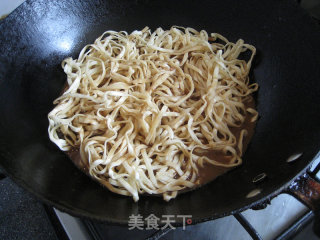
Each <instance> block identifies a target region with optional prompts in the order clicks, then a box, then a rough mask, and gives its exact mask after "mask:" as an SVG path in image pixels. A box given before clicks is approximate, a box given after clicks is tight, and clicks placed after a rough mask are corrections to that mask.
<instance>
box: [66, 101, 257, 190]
mask: <svg viewBox="0 0 320 240" xmlns="http://www.w3.org/2000/svg"><path fill="white" fill-rule="evenodd" d="M245 105H246V107H247V108H248V107H250V108H253V109H255V102H254V100H253V98H251V99H250V100H249V101H248V102H246V103H245ZM251 118H252V115H251V114H249V113H248V114H247V115H246V118H245V121H244V123H243V125H242V127H238V128H231V132H232V133H233V134H234V135H235V137H236V139H237V143H238V140H239V136H240V132H241V130H242V129H246V130H247V131H248V133H247V135H246V136H244V138H243V150H242V154H244V153H245V151H246V149H247V147H248V144H249V142H250V140H251V138H252V136H253V133H254V128H255V125H256V122H251ZM66 153H67V155H68V156H69V158H70V159H71V160H72V162H73V163H74V164H75V165H76V166H77V167H78V168H80V169H81V170H82V171H84V172H85V173H86V174H87V175H89V171H88V165H87V164H86V163H84V162H83V161H82V160H81V156H80V152H79V149H78V148H73V149H71V150H70V151H68V152H66ZM205 155H206V156H207V157H208V158H210V159H214V160H216V161H218V162H221V163H227V162H229V159H230V157H228V156H226V154H224V153H222V152H218V151H209V152H208V153H206V154H205ZM198 169H199V173H198V178H197V180H196V184H197V187H199V186H201V185H204V184H206V183H208V182H211V181H212V180H214V179H215V178H217V177H218V176H220V175H222V174H224V173H226V172H227V171H229V170H230V169H232V167H221V166H215V165H212V164H209V163H205V164H204V166H203V167H200V166H198ZM190 190H192V189H184V190H182V192H186V191H190Z"/></svg>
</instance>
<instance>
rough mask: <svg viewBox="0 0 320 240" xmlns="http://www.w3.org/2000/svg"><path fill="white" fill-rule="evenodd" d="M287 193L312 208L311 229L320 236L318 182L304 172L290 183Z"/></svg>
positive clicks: (319, 187) (319, 184)
mask: <svg viewBox="0 0 320 240" xmlns="http://www.w3.org/2000/svg"><path fill="white" fill-rule="evenodd" d="M288 193H289V194H290V195H292V196H294V197H295V198H296V199H298V200H299V201H300V202H302V203H303V204H305V205H306V206H308V207H309V208H310V209H312V210H313V212H314V214H315V219H314V225H313V231H314V233H315V234H316V235H317V236H318V237H320V182H319V181H317V180H316V179H315V177H313V176H311V175H310V174H309V173H305V174H303V175H302V176H300V177H299V178H297V179H296V180H295V181H293V182H292V183H291V184H290V186H289V188H288Z"/></svg>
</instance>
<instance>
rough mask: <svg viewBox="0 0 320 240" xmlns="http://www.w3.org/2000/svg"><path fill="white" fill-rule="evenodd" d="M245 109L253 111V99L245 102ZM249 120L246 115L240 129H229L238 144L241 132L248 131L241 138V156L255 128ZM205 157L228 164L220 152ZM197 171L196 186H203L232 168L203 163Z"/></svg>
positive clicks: (254, 124)
mask: <svg viewBox="0 0 320 240" xmlns="http://www.w3.org/2000/svg"><path fill="white" fill-rule="evenodd" d="M246 107H247V108H248V107H250V108H253V109H255V102H254V100H253V98H250V101H248V102H246ZM251 118H252V115H251V114H249V113H247V115H246V118H245V121H244V123H243V124H242V126H241V127H239V128H235V127H234V128H231V132H232V133H233V134H234V136H235V137H236V139H237V143H238V140H239V137H240V132H241V130H242V129H246V130H247V131H248V133H247V135H246V136H244V137H243V141H242V145H243V147H242V155H243V154H244V153H245V151H246V149H247V147H248V144H249V142H250V140H251V138H252V136H253V133H254V129H255V126H256V122H251ZM206 156H207V157H208V158H209V159H214V160H216V161H218V162H221V163H228V162H229V158H228V156H226V155H225V154H224V153H222V152H217V151H210V152H208V153H207V154H206ZM198 169H199V173H198V179H197V184H199V185H203V184H206V183H208V182H211V181H212V180H214V179H215V178H217V177H218V176H220V175H222V174H224V173H226V172H227V171H229V170H230V169H232V167H221V166H215V165H212V164H209V163H205V164H204V166H203V167H200V166H198Z"/></svg>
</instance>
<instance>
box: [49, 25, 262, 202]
mask: <svg viewBox="0 0 320 240" xmlns="http://www.w3.org/2000/svg"><path fill="white" fill-rule="evenodd" d="M246 51H247V52H249V53H250V56H249V58H248V60H247V61H245V60H241V59H240V54H242V53H244V52H246ZM255 52H256V49H255V48H254V47H253V46H252V45H249V44H246V43H244V41H243V40H241V39H240V40H238V41H237V42H236V43H232V42H229V41H228V40H227V39H226V38H225V37H223V36H221V35H220V34H217V33H211V34H210V36H209V35H208V33H207V32H206V31H204V30H202V31H200V32H198V31H196V30H194V29H192V28H182V27H171V29H170V30H167V31H165V30H163V29H161V28H158V29H156V31H154V32H152V31H151V30H150V29H149V28H148V27H146V28H144V29H143V30H141V31H134V32H132V33H131V34H128V33H127V32H124V31H121V32H115V31H107V32H105V33H104V34H102V36H100V37H99V38H98V39H96V40H95V42H94V44H89V45H87V46H85V47H84V48H83V49H82V51H81V52H80V55H79V57H78V59H72V58H67V59H65V60H64V61H63V62H62V67H63V69H64V71H65V73H66V74H67V84H68V85H67V90H66V91H65V92H64V93H63V95H62V96H60V97H59V98H57V99H56V100H55V101H54V104H56V107H55V108H54V109H53V110H52V111H51V112H50V113H49V115H48V118H49V129H48V132H49V136H50V139H51V141H53V142H54V143H55V144H56V145H57V146H58V147H59V148H60V149H61V150H62V151H70V150H71V149H72V148H78V149H79V151H80V155H81V159H82V162H83V163H84V164H85V166H86V167H87V169H88V172H89V173H90V175H91V176H92V177H94V178H95V179H97V180H98V181H99V182H100V183H102V184H103V185H105V186H106V187H107V188H108V189H109V190H111V191H112V192H115V193H118V194H122V195H128V196H132V197H133V199H134V201H138V200H139V194H142V193H148V194H162V195H163V198H164V199H165V200H166V201H169V200H170V199H172V198H175V197H176V196H177V192H178V191H179V190H183V189H186V188H193V187H195V186H196V185H197V184H198V181H197V179H198V178H197V176H198V172H199V166H203V165H204V164H212V165H216V166H225V167H234V166H238V165H239V164H241V162H242V159H241V155H242V142H243V138H244V137H245V136H246V134H247V130H245V129H242V130H241V132H240V137H239V139H236V137H235V136H234V135H233V133H232V132H231V130H230V129H231V128H241V127H242V123H243V122H244V119H245V117H246V116H247V115H250V118H251V121H256V120H257V117H258V113H257V112H256V110H255V109H253V108H250V107H246V105H245V104H244V102H245V101H247V100H248V99H249V98H251V93H253V92H254V91H256V90H257V89H258V85H257V83H253V84H250V83H249V77H248V74H249V71H250V67H251V63H252V59H253V57H254V55H255ZM208 150H210V151H212V150H215V151H222V152H223V153H224V154H226V156H229V158H228V159H229V160H228V161H225V162H219V161H216V160H215V159H209V158H208V157H206V156H205V154H203V153H205V152H206V151H208Z"/></svg>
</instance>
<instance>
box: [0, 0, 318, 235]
mask: <svg viewBox="0 0 320 240" xmlns="http://www.w3.org/2000/svg"><path fill="white" fill-rule="evenodd" d="M22 2H24V0H11V1H7V0H0V16H2V15H6V14H8V13H9V12H10V11H12V10H13V9H14V8H15V7H17V6H18V5H19V4H21V3H22ZM298 2H299V3H300V5H301V6H302V7H303V8H305V9H306V10H307V11H309V13H310V14H311V16H313V17H314V18H315V19H318V20H320V0H300V1H298ZM317 166H318V167H317ZM319 166H320V157H319V158H317V159H315V160H314V162H313V165H312V167H311V171H315V172H314V174H316V176H317V178H318V180H319V179H320V171H318V169H319ZM6 179H7V178H6V177H5V175H4V174H3V173H1V171H0V191H1V184H2V185H6V186H7V187H9V188H15V186H14V184H12V183H10V182H9V183H7V182H5V183H4V181H6ZM10 184H12V185H10ZM14 191H18V190H14ZM19 191H20V190H19ZM19 191H18V192H19ZM1 194H2V193H1ZM19 194H22V195H23V194H26V193H24V192H23V191H21V192H19ZM10 196H11V195H9V198H10ZM23 197H24V195H23ZM0 200H3V201H6V199H5V197H4V195H3V194H2V195H1V199H0ZM7 201H11V199H7ZM1 204H2V201H0V219H1V213H3V211H2V206H1ZM37 204H39V203H37ZM36 206H37V207H38V208H41V209H42V210H43V212H44V213H45V215H46V217H44V218H43V219H45V220H43V221H46V222H47V223H48V224H49V225H51V227H50V226H49V227H48V225H46V224H44V223H43V224H44V225H43V226H42V225H41V226H42V227H41V228H42V230H43V229H45V231H47V234H46V233H44V235H43V236H45V237H41V236H42V235H39V234H37V232H36V231H39V232H40V230H35V235H34V236H37V239H62V240H82V239H85V240H104V239H119V240H121V239H149V240H157V239H161V240H170V239H209V240H210V239H215V240H220V239H221V240H222V239H223V240H229V239H232V240H233V239H237V240H247V239H264V240H269V239H279V240H280V239H295V240H300V239H301V240H302V239H303V240H305V239H308V240H313V239H319V238H317V237H316V236H315V234H314V233H313V230H312V226H313V221H314V214H313V212H312V211H311V210H310V209H308V208H307V207H306V206H305V205H303V204H302V203H300V202H299V201H298V200H296V199H295V198H294V197H292V196H290V195H288V194H281V195H279V196H277V197H275V198H274V199H272V200H271V203H270V204H269V205H268V206H266V207H265V208H264V209H261V210H252V209H249V210H246V211H244V212H242V213H239V214H235V215H233V216H227V217H224V218H220V219H217V220H212V221H208V222H204V223H199V224H197V225H190V226H186V227H185V228H184V227H178V228H176V229H172V228H170V227H167V228H165V229H148V230H147V229H143V230H140V229H138V228H137V227H132V225H131V226H130V219H128V226H111V225H108V224H105V223H100V222H95V221H92V220H88V219H80V218H76V217H73V216H71V215H69V214H66V213H63V212H61V211H59V210H57V209H54V208H51V207H48V206H42V205H41V204H39V205H36ZM37 214H38V213H37ZM39 214H40V215H41V214H42V213H39ZM142 217H147V216H142ZM156 217H161V216H156ZM40 221H41V220H40ZM187 221H188V220H187ZM2 222H3V223H4V222H5V221H2ZM2 222H1V221H0V239H2V235H1V234H2V232H1V224H2ZM187 223H188V222H187ZM130 228H132V229H131V230H129V229H130ZM52 229H53V230H52ZM29 230H30V229H29ZM8 231H13V229H8ZM15 231H16V230H15ZM50 231H52V232H53V233H52V232H50ZM49 232H50V233H49ZM3 236H7V235H3ZM30 236H31V235H30ZM24 237H25V238H28V237H27V236H26V235H25V236H24ZM28 239H29V238H28ZM30 239H32V238H30Z"/></svg>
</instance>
